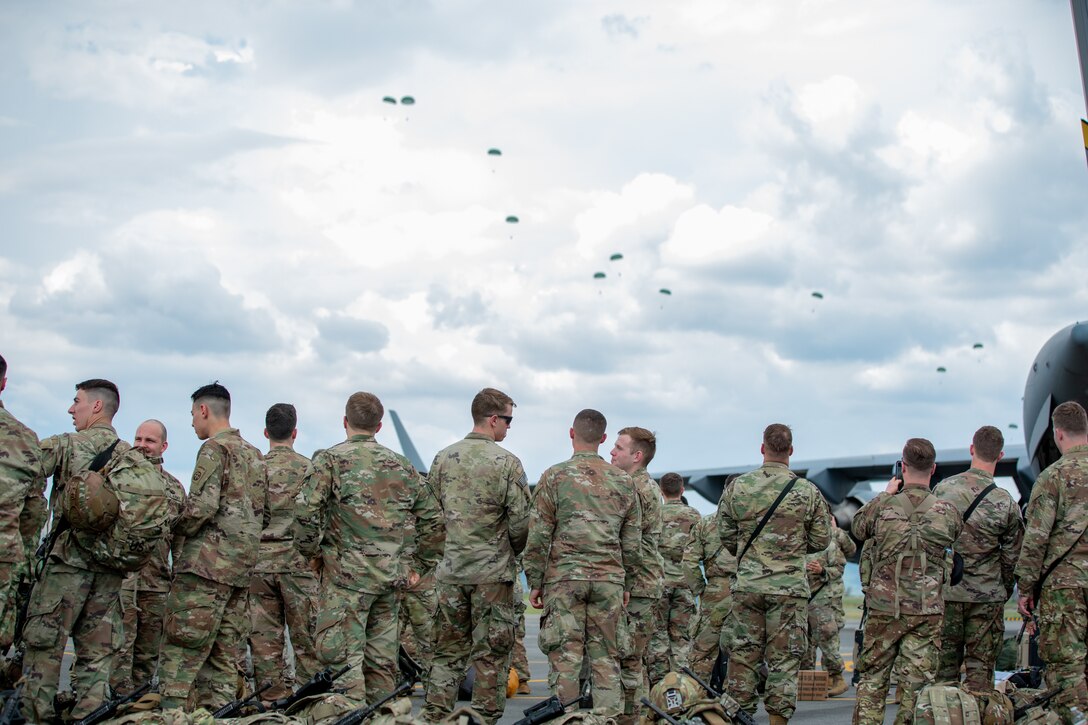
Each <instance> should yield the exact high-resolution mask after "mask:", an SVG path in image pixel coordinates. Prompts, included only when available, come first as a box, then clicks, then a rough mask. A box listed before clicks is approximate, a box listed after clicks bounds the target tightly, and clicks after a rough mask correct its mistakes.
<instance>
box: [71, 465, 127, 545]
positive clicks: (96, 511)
mask: <svg viewBox="0 0 1088 725" xmlns="http://www.w3.org/2000/svg"><path fill="white" fill-rule="evenodd" d="M119 508H120V505H119V503H118V501H117V496H116V495H115V494H114V493H113V491H110V490H109V488H108V487H107V486H106V479H105V478H103V477H102V474H100V473H98V472H96V471H81V472H79V473H77V474H76V475H75V476H73V477H72V478H70V479H69V480H68V482H67V484H65V486H64V496H63V499H62V501H61V511H62V513H63V514H64V518H66V519H68V523H70V524H71V525H72V528H73V529H75V530H76V531H87V532H91V533H102V532H103V531H106V530H107V529H109V527H111V526H113V522H114V521H116V520H117V513H118V511H119Z"/></svg>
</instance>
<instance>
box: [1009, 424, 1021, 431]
mask: <svg viewBox="0 0 1088 725" xmlns="http://www.w3.org/2000/svg"><path fill="white" fill-rule="evenodd" d="M1019 427H1020V426H1018V425H1017V424H1016V423H1009V428H1011V429H1012V430H1016V429H1017V428H1019Z"/></svg>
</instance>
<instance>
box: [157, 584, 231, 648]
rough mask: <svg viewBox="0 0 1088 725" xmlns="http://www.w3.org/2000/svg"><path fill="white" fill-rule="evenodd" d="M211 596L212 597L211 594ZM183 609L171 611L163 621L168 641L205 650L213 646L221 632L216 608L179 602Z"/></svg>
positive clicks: (163, 631) (164, 634) (163, 629)
mask: <svg viewBox="0 0 1088 725" xmlns="http://www.w3.org/2000/svg"><path fill="white" fill-rule="evenodd" d="M209 596H212V595H211V594H210V593H209ZM176 604H180V605H181V606H182V608H181V609H170V610H169V611H167V612H166V619H165V620H164V621H163V625H162V633H163V636H164V637H165V638H166V641H167V642H169V643H171V644H176V645H178V646H179V647H184V648H186V649H193V650H198V651H200V650H203V649H204V648H205V647H207V646H208V645H209V644H211V641H212V638H213V637H215V635H216V633H217V632H218V631H219V627H218V623H217V622H216V621H215V619H216V617H215V607H213V606H211V605H207V604H203V605H195V604H190V603H186V602H177V603H176Z"/></svg>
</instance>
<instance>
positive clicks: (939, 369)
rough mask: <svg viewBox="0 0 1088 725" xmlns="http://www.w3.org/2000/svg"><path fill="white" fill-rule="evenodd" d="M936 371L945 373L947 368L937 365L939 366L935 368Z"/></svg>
mask: <svg viewBox="0 0 1088 725" xmlns="http://www.w3.org/2000/svg"><path fill="white" fill-rule="evenodd" d="M937 372H939V373H947V372H948V371H947V370H946V369H945V368H943V367H939V368H937Z"/></svg>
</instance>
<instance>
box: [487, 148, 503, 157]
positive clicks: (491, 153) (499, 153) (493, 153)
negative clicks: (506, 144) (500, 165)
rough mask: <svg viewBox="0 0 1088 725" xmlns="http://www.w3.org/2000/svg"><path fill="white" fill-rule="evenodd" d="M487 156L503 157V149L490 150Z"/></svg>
mask: <svg viewBox="0 0 1088 725" xmlns="http://www.w3.org/2000/svg"><path fill="white" fill-rule="evenodd" d="M487 155H488V156H502V150H501V149H488V150H487Z"/></svg>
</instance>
